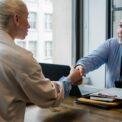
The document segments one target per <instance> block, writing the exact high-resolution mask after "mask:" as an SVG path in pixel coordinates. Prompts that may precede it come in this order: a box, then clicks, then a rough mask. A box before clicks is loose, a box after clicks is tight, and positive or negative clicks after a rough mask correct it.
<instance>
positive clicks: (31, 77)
mask: <svg viewBox="0 0 122 122" xmlns="http://www.w3.org/2000/svg"><path fill="white" fill-rule="evenodd" d="M63 98H64V89H63V85H62V83H59V82H58V83H56V82H52V81H50V80H49V79H46V78H45V77H44V75H43V73H42V69H41V67H40V65H39V64H38V63H37V62H36V61H35V59H34V58H33V56H32V54H31V53H30V52H29V51H27V50H25V49H23V48H21V47H19V46H17V45H15V43H14V41H13V40H12V38H11V37H10V36H9V35H8V34H7V33H5V32H3V31H1V30H0V122H23V121H24V114H25V108H26V103H27V102H33V103H35V104H36V105H38V106H40V107H50V106H57V105H59V103H60V102H61V101H62V100H63Z"/></svg>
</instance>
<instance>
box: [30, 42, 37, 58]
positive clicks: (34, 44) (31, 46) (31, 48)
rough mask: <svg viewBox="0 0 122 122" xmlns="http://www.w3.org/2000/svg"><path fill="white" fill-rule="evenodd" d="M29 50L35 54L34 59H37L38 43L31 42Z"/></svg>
mask: <svg viewBox="0 0 122 122" xmlns="http://www.w3.org/2000/svg"><path fill="white" fill-rule="evenodd" d="M28 49H29V50H30V51H31V52H32V53H33V55H34V57H36V54H37V52H36V49H37V42H36V41H29V44H28Z"/></svg>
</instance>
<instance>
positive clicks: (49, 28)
mask: <svg viewBox="0 0 122 122" xmlns="http://www.w3.org/2000/svg"><path fill="white" fill-rule="evenodd" d="M45 30H46V31H52V14H47V13H46V14H45Z"/></svg>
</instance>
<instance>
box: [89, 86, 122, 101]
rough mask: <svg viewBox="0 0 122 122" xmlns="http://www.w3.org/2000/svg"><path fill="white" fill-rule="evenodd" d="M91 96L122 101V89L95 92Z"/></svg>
mask: <svg viewBox="0 0 122 122" xmlns="http://www.w3.org/2000/svg"><path fill="white" fill-rule="evenodd" d="M91 96H99V97H101V98H102V97H104V98H115V99H121V100H122V88H108V89H103V90H101V91H99V92H95V93H93V94H91Z"/></svg>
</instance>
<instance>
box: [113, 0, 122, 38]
mask: <svg viewBox="0 0 122 122" xmlns="http://www.w3.org/2000/svg"><path fill="white" fill-rule="evenodd" d="M113 6H114V8H113V20H112V25H113V30H112V31H113V36H114V37H117V29H118V27H119V22H120V20H121V19H122V8H121V7H122V0H113Z"/></svg>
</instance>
